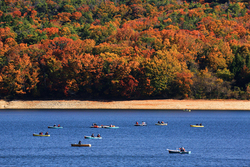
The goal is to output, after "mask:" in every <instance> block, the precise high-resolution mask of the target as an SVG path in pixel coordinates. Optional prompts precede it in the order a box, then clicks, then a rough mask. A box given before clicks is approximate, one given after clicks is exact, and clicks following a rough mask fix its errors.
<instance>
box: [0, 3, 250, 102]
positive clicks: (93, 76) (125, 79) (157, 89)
mask: <svg viewBox="0 0 250 167" xmlns="http://www.w3.org/2000/svg"><path fill="white" fill-rule="evenodd" d="M0 98H5V99H13V98H14V99H20V98H21V99H25V98H37V99H38V98H39V99H46V98H61V99H63V98H77V99H93V98H94V99H104V98H105V99H107V98H108V99H145V98H178V99H179V98H193V99H221V98H235V99H249V98H250V2H249V1H247V0H192V1H191V0H162V1H156V0H144V1H142V0H126V1H124V0H121V1H117V0H104V1H102V0H101V1H89V0H2V1H0Z"/></svg>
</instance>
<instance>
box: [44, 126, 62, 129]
mask: <svg viewBox="0 0 250 167" xmlns="http://www.w3.org/2000/svg"><path fill="white" fill-rule="evenodd" d="M48 128H51V129H62V128H63V127H62V126H48Z"/></svg>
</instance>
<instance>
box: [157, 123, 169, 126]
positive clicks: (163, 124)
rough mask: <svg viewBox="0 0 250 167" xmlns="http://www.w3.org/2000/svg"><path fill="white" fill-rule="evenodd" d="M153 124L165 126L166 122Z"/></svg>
mask: <svg viewBox="0 0 250 167" xmlns="http://www.w3.org/2000/svg"><path fill="white" fill-rule="evenodd" d="M155 125H158V126H166V125H168V123H156V124H155Z"/></svg>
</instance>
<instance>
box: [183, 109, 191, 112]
mask: <svg viewBox="0 0 250 167" xmlns="http://www.w3.org/2000/svg"><path fill="white" fill-rule="evenodd" d="M183 111H185V112H191V110H189V109H184V110H183Z"/></svg>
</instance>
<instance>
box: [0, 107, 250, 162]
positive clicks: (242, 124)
mask: <svg viewBox="0 0 250 167" xmlns="http://www.w3.org/2000/svg"><path fill="white" fill-rule="evenodd" d="M136 121H138V122H139V123H141V122H142V121H145V122H146V123H147V126H140V127H137V126H134V124H135V122H136ZM158 121H164V122H168V125H167V126H156V125H155V123H157V122H158ZM92 123H97V124H98V125H110V124H112V125H115V126H119V129H105V128H90V126H91V125H92ZM200 123H202V124H203V125H204V128H194V127H190V125H191V124H200ZM54 124H60V125H61V126H62V127H63V129H48V126H53V125H54ZM39 132H43V133H45V132H49V134H50V137H35V136H33V133H39ZM0 133H1V135H0V141H1V142H0V166H53V167H55V166H119V167H120V166H185V167H186V166H250V151H249V150H250V112H249V111H192V112H183V111H164V110H2V111H1V112H0ZM92 133H94V134H95V136H96V135H97V134H98V133H99V134H101V136H102V139H101V140H91V139H84V136H90V135H91V134H92ZM79 140H81V141H82V143H83V144H91V145H92V146H91V147H71V144H73V143H77V142H78V141H79ZM179 147H185V149H186V150H187V151H191V154H169V153H168V151H167V149H176V148H179Z"/></svg>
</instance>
